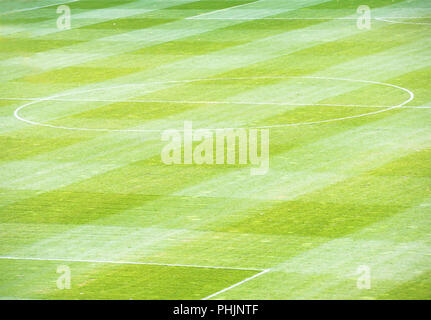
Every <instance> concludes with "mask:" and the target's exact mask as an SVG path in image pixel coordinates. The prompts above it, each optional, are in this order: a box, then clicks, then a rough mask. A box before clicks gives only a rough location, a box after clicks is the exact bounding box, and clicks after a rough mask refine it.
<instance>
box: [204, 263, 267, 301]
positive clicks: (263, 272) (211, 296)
mask: <svg viewBox="0 0 431 320" xmlns="http://www.w3.org/2000/svg"><path fill="white" fill-rule="evenodd" d="M269 271H271V269H265V270H263V271H262V272H259V273H258V274H255V275H254V276H252V277H250V278H247V279H244V280H242V281H240V282H238V283H235V284H234V285H231V286H230V287H227V288H226V289H223V290H220V291H218V292H216V293H213V294H212V295H210V296H208V297H205V298H203V299H202V300H208V299H211V298H213V297H215V296H217V295H219V294H220V293H223V292H226V291H228V290H230V289H233V288H235V287H238V286H240V285H242V284H243V283H245V282H247V281H250V280H253V279H255V278H257V277H260V276H261V275H263V274H265V273H267V272H269Z"/></svg>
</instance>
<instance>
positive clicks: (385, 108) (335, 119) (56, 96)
mask: <svg viewBox="0 0 431 320" xmlns="http://www.w3.org/2000/svg"><path fill="white" fill-rule="evenodd" d="M259 79H262V80H263V79H317V80H338V81H348V82H357V83H366V84H375V85H380V86H385V87H392V88H396V89H399V90H402V91H404V92H406V93H408V94H409V98H408V99H407V100H405V101H404V102H402V103H400V104H398V105H395V106H388V107H384V108H382V109H381V110H378V111H373V112H368V113H363V114H359V115H353V116H348V117H341V118H334V119H328V120H322V121H311V122H302V123H288V124H278V125H268V126H255V127H251V126H250V127H242V128H246V129H247V128H248V129H264V128H281V127H291V126H300V125H312V124H320V123H328V122H335V121H341V120H348V119H355V118H361V117H366V116H371V115H375V114H379V113H382V112H386V111H389V110H393V109H397V108H401V107H403V106H405V105H406V104H407V103H409V102H411V101H412V100H413V99H414V94H413V92H411V91H410V90H408V89H406V88H403V87H400V86H396V85H393V84H388V83H384V82H378V81H369V80H356V79H344V78H333V77H306V76H304V77H300V76H286V77H241V78H215V79H192V80H172V81H159V82H151V83H142V84H136V83H134V84H124V85H119V86H114V87H109V88H93V89H87V90H82V91H78V92H69V93H64V94H59V95H54V96H51V97H46V98H40V99H36V100H35V101H31V102H28V103H26V104H24V105H22V106H20V107H18V108H17V109H16V110H15V112H14V116H15V118H17V119H18V120H20V121H24V122H26V123H28V124H31V125H36V126H42V127H48V128H55V129H63V130H79V131H101V132H161V131H163V130H164V129H110V128H81V127H66V126H55V125H51V124H47V123H41V122H37V121H33V120H29V119H26V118H24V117H22V116H21V115H20V111H22V110H23V109H24V108H27V107H29V106H31V105H34V104H37V103H40V102H43V101H55V100H57V99H59V98H62V97H67V96H70V95H76V94H84V93H89V92H94V91H100V90H113V89H118V88H124V87H132V86H142V85H148V84H175V83H193V82H204V81H228V80H259ZM82 101H85V100H82ZM89 101H108V100H103V99H100V100H89ZM113 102H133V100H115V101H114V100H113ZM144 102H151V101H144ZM166 102H175V101H166ZM179 102H181V103H231V102H222V101H220V102H210V101H194V102H193V101H188V102H187V101H179ZM233 104H235V103H233ZM237 104H241V103H237ZM242 104H253V103H242ZM261 104H266V103H261ZM267 104H271V103H267ZM284 104H286V105H287V104H288V103H284ZM295 105H298V104H295ZM306 105H313V104H306ZM375 107H376V108H377V107H381V106H375ZM207 129H209V130H216V129H226V128H207ZM229 129H240V128H232V127H229Z"/></svg>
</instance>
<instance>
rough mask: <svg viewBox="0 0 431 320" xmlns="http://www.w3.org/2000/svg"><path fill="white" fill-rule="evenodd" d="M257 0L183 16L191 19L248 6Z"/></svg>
mask: <svg viewBox="0 0 431 320" xmlns="http://www.w3.org/2000/svg"><path fill="white" fill-rule="evenodd" d="M259 1H260V0H257V1H253V2H249V3H244V4H240V5H237V6H233V7H229V8H224V9H220V10H214V11H210V12H206V13H201V14H198V15H196V16H193V17H188V18H185V19H186V20H192V19H196V18H197V17H202V16H206V15H209V14H213V13H218V12H223V11H227V10H230V9H235V8H239V7H244V6H248V5H250V4H253V3H256V2H259Z"/></svg>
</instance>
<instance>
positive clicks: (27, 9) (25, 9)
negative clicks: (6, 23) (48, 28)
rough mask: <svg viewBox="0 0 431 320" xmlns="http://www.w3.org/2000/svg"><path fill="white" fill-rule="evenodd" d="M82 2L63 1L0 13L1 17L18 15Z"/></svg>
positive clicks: (74, 0)
mask: <svg viewBox="0 0 431 320" xmlns="http://www.w3.org/2000/svg"><path fill="white" fill-rule="evenodd" d="M78 1H80V0H70V1H63V2H59V3H52V4H47V5H44V6H40V7H33V8H24V9H18V10H12V11H7V12H4V13H0V16H4V15H7V14H11V13H18V12H25V11H31V10H36V9H43V8H48V7H52V6H59V5H62V4H68V3H72V2H78Z"/></svg>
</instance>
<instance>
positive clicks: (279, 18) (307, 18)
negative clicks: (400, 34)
mask: <svg viewBox="0 0 431 320" xmlns="http://www.w3.org/2000/svg"><path fill="white" fill-rule="evenodd" d="M186 19H188V20H358V18H357V17H320V18H319V17H314V18H312V17H302V18H301V17H262V18H249V17H208V18H207V17H205V18H200V17H199V16H196V17H190V18H186ZM372 19H374V20H379V21H385V22H392V23H403V22H398V21H390V20H389V19H429V18H428V17H379V18H372ZM410 23H411V24H429V23H414V22H410ZM410 23H409V24H410Z"/></svg>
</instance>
